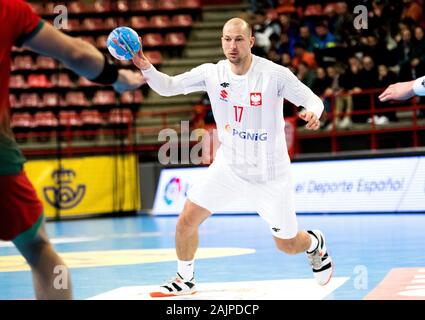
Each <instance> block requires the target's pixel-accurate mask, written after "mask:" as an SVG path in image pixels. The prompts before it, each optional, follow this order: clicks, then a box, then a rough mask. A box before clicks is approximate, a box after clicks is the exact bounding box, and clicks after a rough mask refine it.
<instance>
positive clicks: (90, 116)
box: [80, 110, 104, 125]
mask: <svg viewBox="0 0 425 320" xmlns="http://www.w3.org/2000/svg"><path fill="white" fill-rule="evenodd" d="M80 119H81V121H82V123H83V125H102V124H103V122H104V121H103V118H102V116H101V115H100V112H99V111H98V110H83V111H81V114H80Z"/></svg>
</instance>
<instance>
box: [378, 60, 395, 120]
mask: <svg viewBox="0 0 425 320" xmlns="http://www.w3.org/2000/svg"><path fill="white" fill-rule="evenodd" d="M396 82H397V75H396V74H395V73H394V72H392V71H390V70H388V67H387V66H386V65H383V64H380V65H379V66H378V81H377V82H376V87H377V88H386V87H388V86H389V85H390V84H393V83H396ZM378 95H379V94H377V95H376V99H375V106H376V109H377V110H379V109H382V108H388V107H391V106H392V104H391V102H381V101H380V100H379V99H378V97H377V96H378ZM376 116H377V118H376V119H375V123H382V124H385V123H388V122H389V121H397V116H396V112H395V111H392V112H385V113H379V112H377V114H376Z"/></svg>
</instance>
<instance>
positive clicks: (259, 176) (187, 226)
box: [133, 18, 333, 297]
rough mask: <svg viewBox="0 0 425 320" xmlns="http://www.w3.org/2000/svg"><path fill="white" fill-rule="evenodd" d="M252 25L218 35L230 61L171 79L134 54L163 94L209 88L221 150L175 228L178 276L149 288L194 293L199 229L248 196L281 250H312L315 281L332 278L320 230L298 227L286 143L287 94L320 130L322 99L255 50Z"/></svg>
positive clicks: (236, 25) (239, 23)
mask: <svg viewBox="0 0 425 320" xmlns="http://www.w3.org/2000/svg"><path fill="white" fill-rule="evenodd" d="M254 40H255V39H254V37H253V36H252V32H251V28H250V26H249V24H248V23H247V22H246V21H244V20H242V19H239V18H233V19H230V20H229V21H227V22H226V24H225V25H224V27H223V36H222V38H221V41H222V47H223V51H224V55H225V56H226V58H227V59H226V60H221V61H219V62H218V63H217V64H212V63H206V64H203V65H200V66H198V67H196V68H193V69H192V70H190V71H188V72H186V73H183V74H180V75H177V76H173V77H170V76H168V75H166V74H164V73H161V72H159V71H158V70H156V69H155V68H154V66H152V64H151V63H150V62H149V60H148V59H147V58H146V57H145V56H144V54H143V52H142V50H140V52H139V53H138V55H137V56H136V57H134V58H133V62H134V64H135V65H136V66H137V67H138V68H139V69H140V70H141V71H142V73H143V76H144V78H145V80H146V81H147V83H148V84H149V86H150V87H151V88H152V89H153V90H154V91H156V92H157V93H158V94H160V95H162V96H174V95H179V94H188V93H191V92H195V91H206V92H207V93H208V96H209V98H210V101H211V106H212V111H213V114H214V119H215V122H216V125H217V130H218V136H219V141H220V147H219V148H218V150H217V154H216V158H215V159H214V162H213V163H212V164H211V165H210V167H209V168H208V170H207V173H206V176H205V178H204V179H202V180H201V181H199V182H198V183H197V184H194V185H193V186H192V187H191V188H190V189H189V191H188V193H187V195H188V199H187V200H186V203H185V206H184V209H183V212H182V213H181V214H180V216H179V219H178V222H177V227H176V251H177V257H178V263H177V274H176V276H175V277H174V278H173V279H172V280H170V281H169V282H168V283H166V284H164V285H163V286H160V287H159V289H158V291H156V292H151V296H152V297H168V296H176V295H186V294H193V293H195V292H196V286H195V279H194V258H195V253H196V250H197V248H198V227H199V225H200V224H201V223H202V222H203V221H204V220H205V219H206V218H208V217H209V216H210V215H211V214H212V213H213V212H216V211H219V210H220V208H221V207H222V205H223V204H226V205H227V204H229V203H231V202H232V201H235V200H236V199H239V200H240V199H241V198H242V199H243V201H245V202H246V203H247V204H249V205H250V206H251V207H252V209H253V210H255V211H257V212H258V214H259V215H260V216H261V217H262V218H263V219H264V220H265V221H266V222H267V223H268V224H269V226H270V231H271V233H272V235H273V239H274V241H275V243H276V246H277V248H278V249H279V250H281V251H283V252H285V253H288V254H296V253H301V252H306V253H307V258H308V261H309V263H310V264H311V266H312V269H313V274H314V277H315V278H316V280H317V282H318V284H320V285H325V284H327V283H328V282H329V280H330V278H331V276H332V271H333V262H332V259H331V257H330V256H329V254H328V251H327V249H326V246H325V238H324V236H323V234H322V232H320V231H319V230H312V231H302V230H298V225H297V220H296V213H295V208H294V196H293V188H292V183H291V174H290V168H289V166H290V159H289V156H288V151H287V147H286V141H285V131H284V125H285V123H284V120H283V99H284V98H285V99H287V100H289V101H290V102H292V103H293V104H295V105H297V106H303V107H304V108H305V109H306V112H303V113H301V114H300V117H301V118H302V119H303V120H305V121H306V122H307V124H306V128H307V129H310V130H317V129H318V128H319V125H320V124H319V117H320V115H321V113H322V111H323V103H322V101H321V100H320V98H319V97H317V96H316V95H315V94H314V93H313V92H312V91H311V90H310V89H309V88H308V87H306V86H305V85H304V84H303V83H302V82H301V81H299V80H298V79H297V78H296V77H295V75H294V74H292V73H291V71H289V70H288V69H287V68H285V67H283V66H280V65H277V64H275V63H273V62H271V61H269V60H267V59H264V58H260V57H258V56H255V55H253V54H252V53H251V48H252V46H253V45H254Z"/></svg>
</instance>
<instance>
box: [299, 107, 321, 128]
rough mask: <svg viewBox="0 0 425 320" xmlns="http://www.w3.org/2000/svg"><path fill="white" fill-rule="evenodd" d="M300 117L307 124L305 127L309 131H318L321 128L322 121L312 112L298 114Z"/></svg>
mask: <svg viewBox="0 0 425 320" xmlns="http://www.w3.org/2000/svg"><path fill="white" fill-rule="evenodd" d="M298 116H299V117H300V118H301V119H303V120H304V121H305V122H307V124H306V125H305V127H306V128H307V129H308V130H317V129H319V128H320V121H319V119H318V118H317V116H316V115H315V114H314V113H313V112H311V111H306V112H301V113H300V114H298Z"/></svg>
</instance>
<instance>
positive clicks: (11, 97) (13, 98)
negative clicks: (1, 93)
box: [9, 94, 22, 109]
mask: <svg viewBox="0 0 425 320" xmlns="http://www.w3.org/2000/svg"><path fill="white" fill-rule="evenodd" d="M9 101H10V106H11V107H12V108H14V109H19V108H21V107H22V103H21V101H20V99H18V97H17V96H16V95H14V94H10V95H9Z"/></svg>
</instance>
